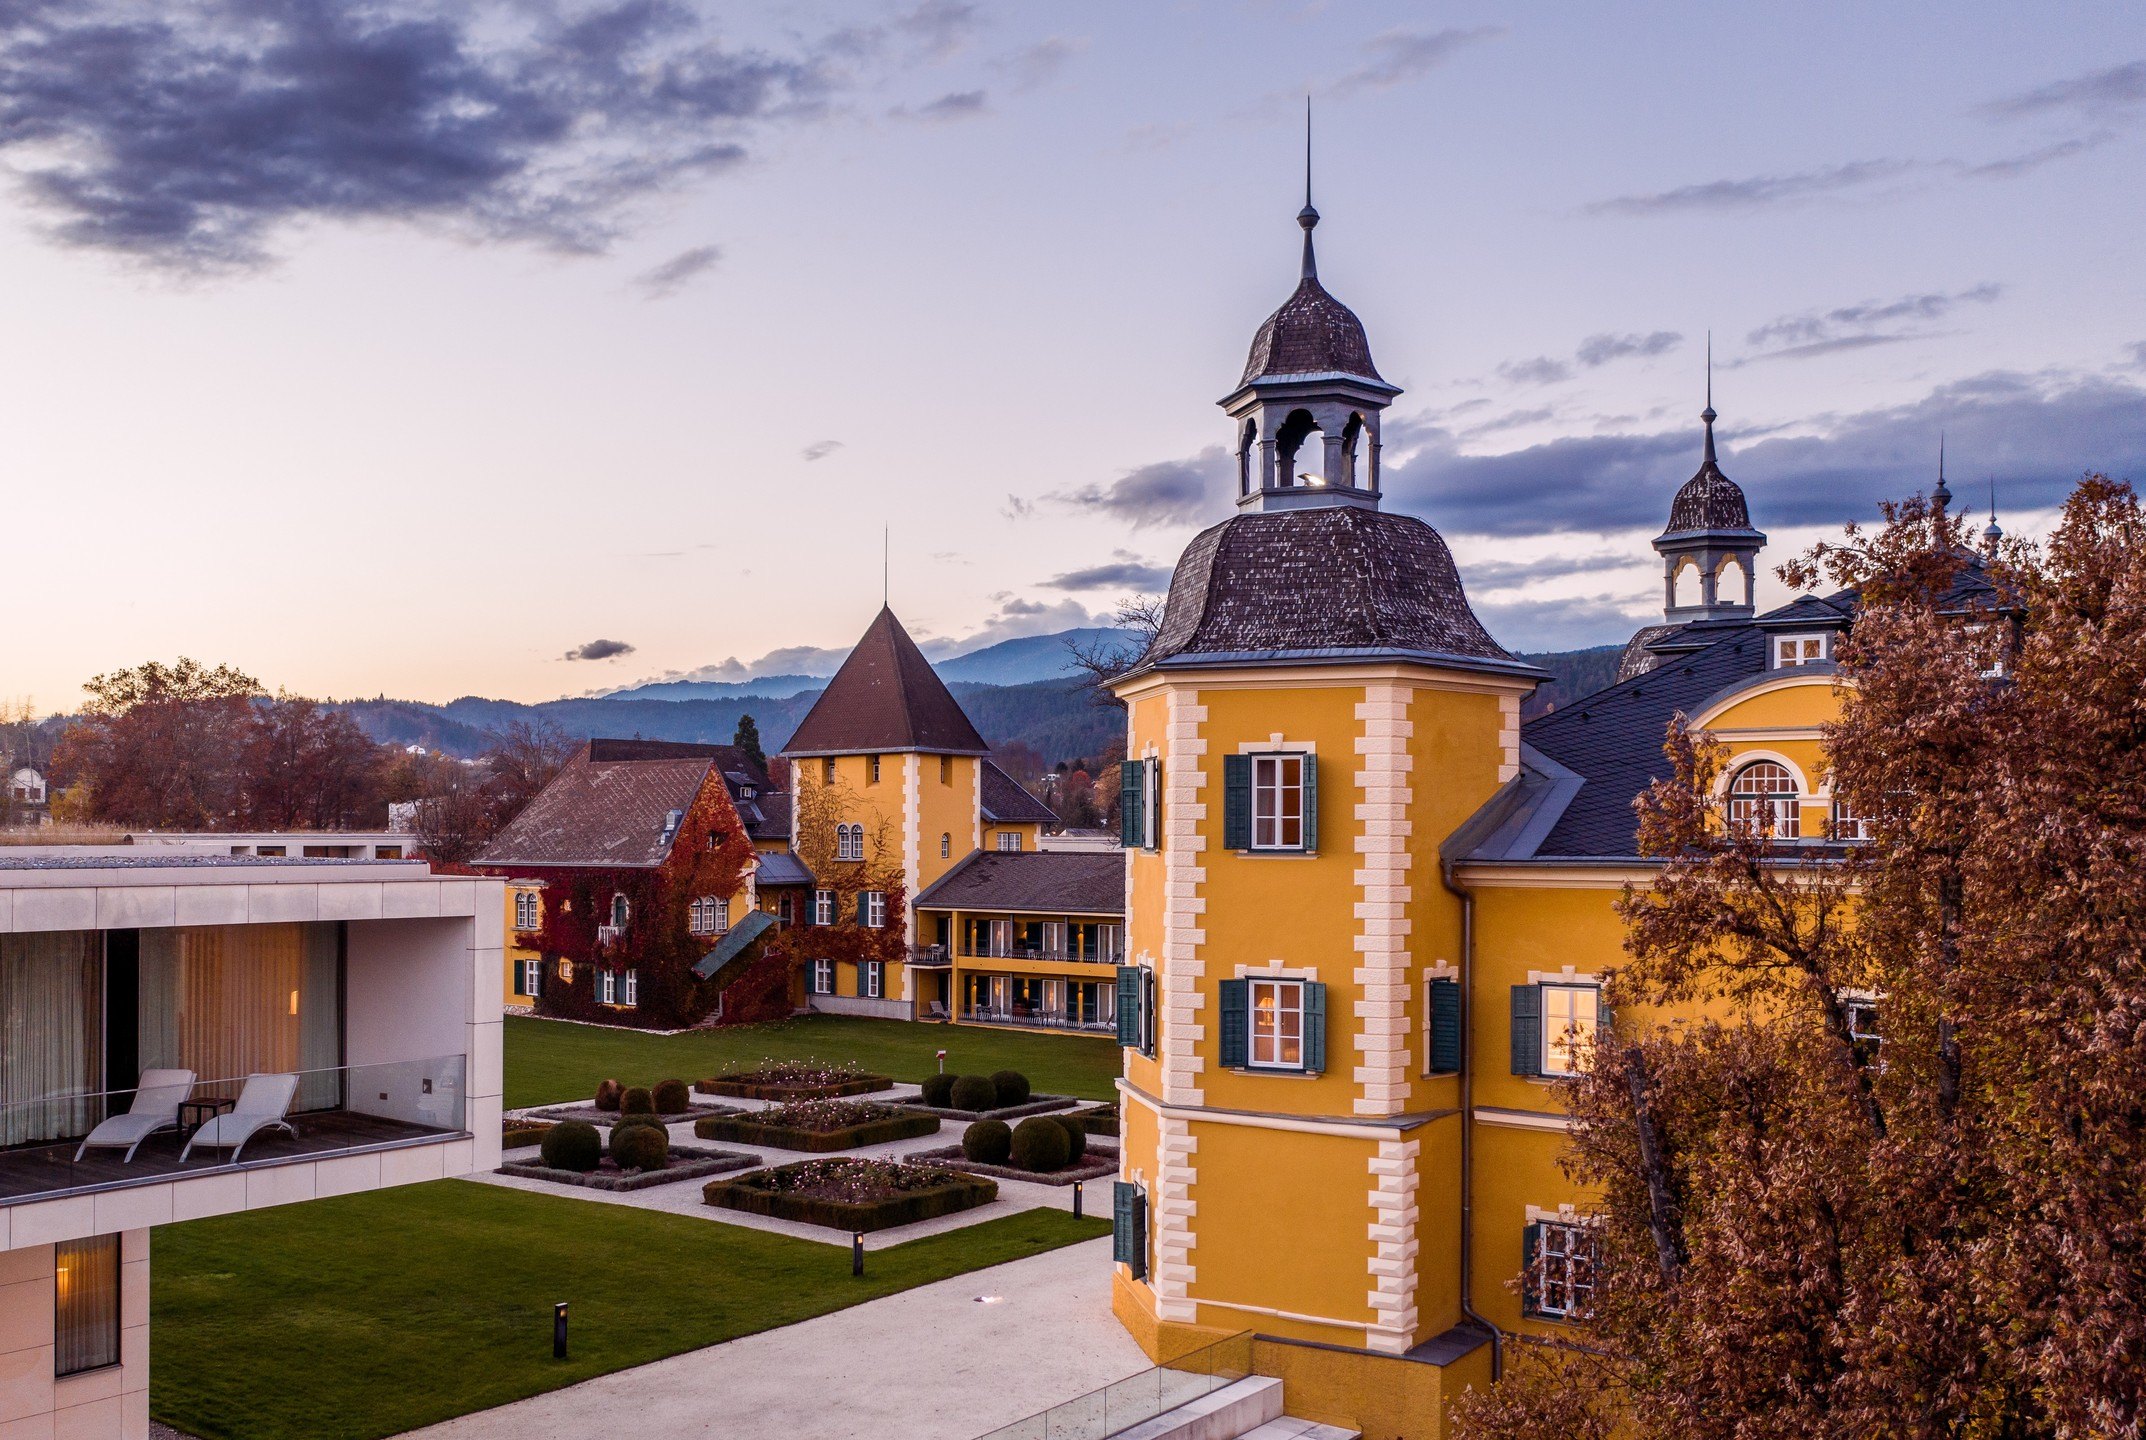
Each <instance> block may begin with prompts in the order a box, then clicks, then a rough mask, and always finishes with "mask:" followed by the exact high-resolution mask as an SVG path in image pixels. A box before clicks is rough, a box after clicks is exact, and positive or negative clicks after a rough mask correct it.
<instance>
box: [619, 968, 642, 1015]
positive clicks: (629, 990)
mask: <svg viewBox="0 0 2146 1440" xmlns="http://www.w3.org/2000/svg"><path fill="white" fill-rule="evenodd" d="M621 978H622V979H623V980H624V982H625V983H624V984H623V985H621V986H620V987H619V988H620V991H621V993H622V994H624V996H625V997H626V998H625V999H623V1000H621V1001H620V1002H619V1003H620V1004H621V1005H624V1006H625V1007H626V1008H627V1009H628V1010H631V1009H633V1008H634V1007H636V1006H637V1005H639V1004H640V1003H641V972H640V971H638V970H627V971H623V972H621Z"/></svg>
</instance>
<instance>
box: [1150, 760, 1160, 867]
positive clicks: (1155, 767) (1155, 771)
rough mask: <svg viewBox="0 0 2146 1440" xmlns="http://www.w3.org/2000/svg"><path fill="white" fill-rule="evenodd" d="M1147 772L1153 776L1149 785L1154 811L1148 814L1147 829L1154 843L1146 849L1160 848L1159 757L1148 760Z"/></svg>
mask: <svg viewBox="0 0 2146 1440" xmlns="http://www.w3.org/2000/svg"><path fill="white" fill-rule="evenodd" d="M1148 773H1149V774H1150V775H1153V776H1154V777H1155V779H1154V783H1153V784H1152V785H1151V786H1150V787H1149V788H1150V789H1152V790H1153V791H1154V792H1155V804H1154V807H1153V810H1154V813H1153V814H1151V815H1149V816H1148V829H1149V830H1151V831H1152V832H1154V836H1155V843H1154V844H1152V845H1150V846H1148V849H1150V850H1160V849H1161V848H1162V760H1161V759H1160V757H1158V758H1156V759H1153V760H1150V761H1148Z"/></svg>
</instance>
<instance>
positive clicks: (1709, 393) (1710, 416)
mask: <svg viewBox="0 0 2146 1440" xmlns="http://www.w3.org/2000/svg"><path fill="white" fill-rule="evenodd" d="M1699 419H1700V420H1701V421H1702V422H1704V423H1705V425H1706V463H1707V464H1709V465H1711V464H1713V463H1714V419H1715V416H1714V332H1713V331H1711V330H1709V331H1707V332H1706V408H1705V409H1704V410H1701V411H1700V412H1699Z"/></svg>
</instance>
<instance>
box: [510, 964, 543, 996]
mask: <svg viewBox="0 0 2146 1440" xmlns="http://www.w3.org/2000/svg"><path fill="white" fill-rule="evenodd" d="M514 964H515V966H516V967H517V968H516V970H515V981H514V992H515V993H516V994H517V995H527V996H529V997H530V998H532V999H534V998H535V997H536V996H537V995H539V994H541V993H543V985H544V962H543V961H542V960H517V961H515V962H514Z"/></svg>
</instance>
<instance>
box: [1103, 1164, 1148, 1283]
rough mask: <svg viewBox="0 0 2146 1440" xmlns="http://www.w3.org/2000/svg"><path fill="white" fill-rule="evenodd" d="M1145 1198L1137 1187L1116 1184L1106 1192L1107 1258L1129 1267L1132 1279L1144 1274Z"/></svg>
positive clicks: (1142, 1276)
mask: <svg viewBox="0 0 2146 1440" xmlns="http://www.w3.org/2000/svg"><path fill="white" fill-rule="evenodd" d="M1147 1231H1148V1206H1147V1197H1146V1196H1145V1195H1142V1194H1141V1193H1140V1187H1139V1186H1138V1185H1134V1184H1131V1183H1129V1182H1127V1181H1124V1180H1120V1181H1117V1182H1116V1183H1115V1184H1114V1185H1113V1186H1112V1188H1111V1192H1110V1258H1111V1259H1112V1260H1115V1261H1116V1262H1117V1263H1119V1264H1120V1265H1125V1266H1129V1267H1131V1269H1132V1272H1133V1278H1134V1279H1135V1280H1145V1279H1146V1278H1147V1273H1148V1235H1147Z"/></svg>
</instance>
